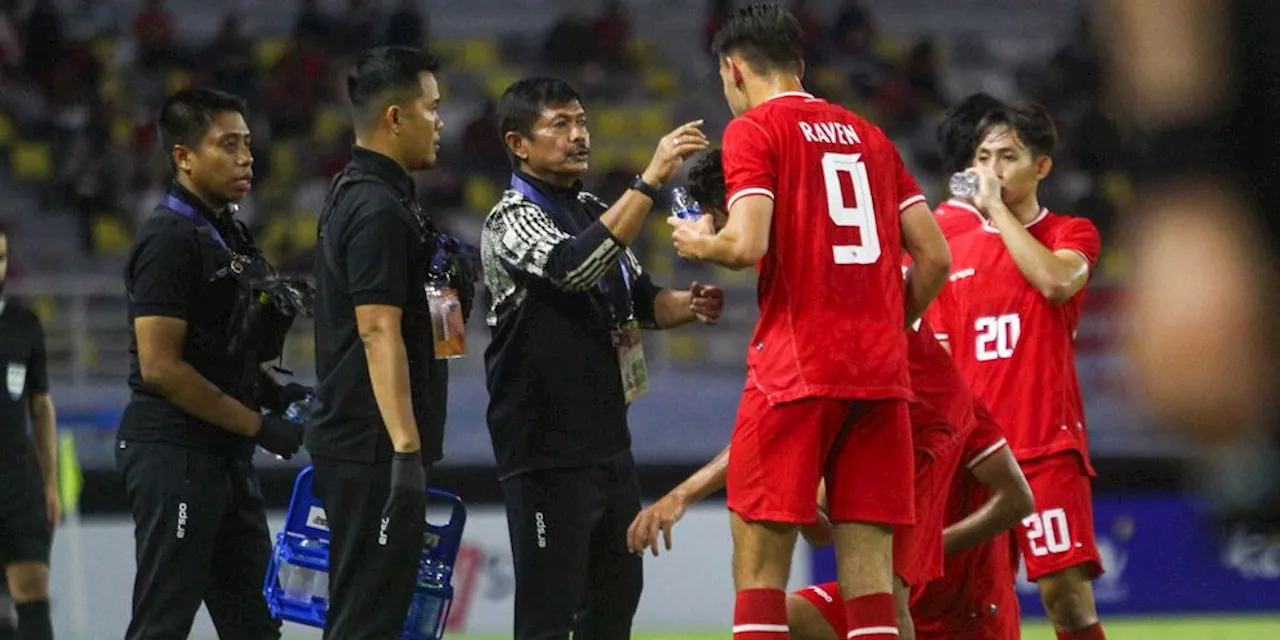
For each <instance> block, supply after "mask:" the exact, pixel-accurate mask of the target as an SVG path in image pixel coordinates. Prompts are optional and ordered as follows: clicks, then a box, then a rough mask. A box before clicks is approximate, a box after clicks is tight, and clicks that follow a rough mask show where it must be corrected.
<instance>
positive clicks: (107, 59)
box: [93, 38, 117, 66]
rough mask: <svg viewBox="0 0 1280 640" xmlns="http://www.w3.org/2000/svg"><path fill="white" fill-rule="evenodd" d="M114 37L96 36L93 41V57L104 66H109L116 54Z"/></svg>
mask: <svg viewBox="0 0 1280 640" xmlns="http://www.w3.org/2000/svg"><path fill="white" fill-rule="evenodd" d="M116 44H117V42H116V40H115V38H97V39H95V40H94V41H93V57H94V58H96V59H97V60H98V62H101V63H102V64H103V65H104V66H109V65H110V64H111V61H112V59H113V58H115V56H116Z"/></svg>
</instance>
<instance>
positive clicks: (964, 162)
mask: <svg viewBox="0 0 1280 640" xmlns="http://www.w3.org/2000/svg"><path fill="white" fill-rule="evenodd" d="M1003 106H1004V103H1003V102H1001V101H999V100H997V99H996V98H993V97H991V96H990V95H988V94H985V93H975V94H973V95H971V96H969V97H967V98H965V99H964V100H961V101H960V102H957V103H956V104H954V105H951V107H950V108H948V109H947V111H946V113H944V114H943V115H942V121H941V122H940V123H939V124H938V130H937V139H938V149H939V151H940V153H941V156H942V170H943V172H945V173H946V175H948V176H949V175H951V174H953V173H956V172H960V171H964V170H965V169H968V168H969V166H970V165H971V164H973V153H974V150H975V149H977V148H978V125H979V124H980V123H981V122H982V118H983V117H984V116H986V115H987V114H988V113H990V112H991V111H994V110H996V109H998V108H1001V107H1003ZM933 215H934V218H935V219H936V220H937V221H938V228H940V229H942V235H944V236H946V238H947V240H950V239H951V238H953V237H955V236H958V235H960V234H961V233H964V232H965V231H969V230H970V229H973V228H975V227H978V226H981V224H982V214H981V213H979V211H978V209H977V208H976V207H974V206H973V204H971V203H969V202H966V201H964V200H960V199H957V198H951V199H949V200H944V201H943V202H942V204H939V205H938V208H937V209H934V211H933ZM926 315H927V313H926Z"/></svg>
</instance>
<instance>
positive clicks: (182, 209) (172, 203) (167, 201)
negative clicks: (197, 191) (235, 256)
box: [160, 194, 231, 251]
mask: <svg viewBox="0 0 1280 640" xmlns="http://www.w3.org/2000/svg"><path fill="white" fill-rule="evenodd" d="M160 204H162V205H164V206H166V207H168V208H169V209H171V210H172V211H173V212H174V213H176V214H178V215H180V216H182V217H184V218H186V219H188V220H190V221H191V222H193V223H195V225H196V226H197V227H207V228H208V229H209V233H211V234H213V239H214V241H215V242H217V243H218V246H220V247H222V248H223V249H226V250H227V251H231V247H228V246H227V241H226V240H224V239H223V238H222V232H220V231H218V228H217V227H215V226H214V225H213V223H212V222H209V219H208V218H206V217H204V216H202V215H200V212H198V211H196V210H195V208H194V207H192V206H191V205H189V204H187V203H186V202H183V200H182V199H181V198H179V197H177V196H175V195H172V194H170V195H166V196H165V197H164V200H161V201H160Z"/></svg>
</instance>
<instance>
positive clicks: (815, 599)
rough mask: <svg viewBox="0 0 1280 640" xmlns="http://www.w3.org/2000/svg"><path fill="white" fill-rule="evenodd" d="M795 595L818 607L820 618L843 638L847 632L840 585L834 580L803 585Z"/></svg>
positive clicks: (838, 636) (837, 635)
mask: <svg viewBox="0 0 1280 640" xmlns="http://www.w3.org/2000/svg"><path fill="white" fill-rule="evenodd" d="M795 594H796V595H798V596H800V597H801V598H804V599H805V601H806V602H808V603H809V604H811V605H813V606H814V607H815V608H817V609H818V613H821V614H822V618H823V619H824V620H826V621H827V624H829V625H831V629H832V630H833V631H835V632H836V637H837V638H844V636H845V634H846V633H848V630H847V629H846V627H847V626H848V625H846V624H845V618H844V598H842V597H841V596H840V585H839V583H835V582H827V583H825V584H815V585H813V586H812V587H805V588H803V589H801V590H799V591H797V592H795Z"/></svg>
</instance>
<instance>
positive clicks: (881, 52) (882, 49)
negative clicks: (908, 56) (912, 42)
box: [871, 36, 906, 62]
mask: <svg viewBox="0 0 1280 640" xmlns="http://www.w3.org/2000/svg"><path fill="white" fill-rule="evenodd" d="M871 50H872V51H874V52H875V54H876V55H878V56H880V57H881V58H884V59H885V60H889V61H891V62H892V61H896V60H897V59H898V58H900V57H902V54H903V52H904V51H905V50H906V49H905V46H904V44H903V41H902V40H901V39H900V38H894V37H892V36H877V37H876V39H875V41H873V42H872V43H871Z"/></svg>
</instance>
